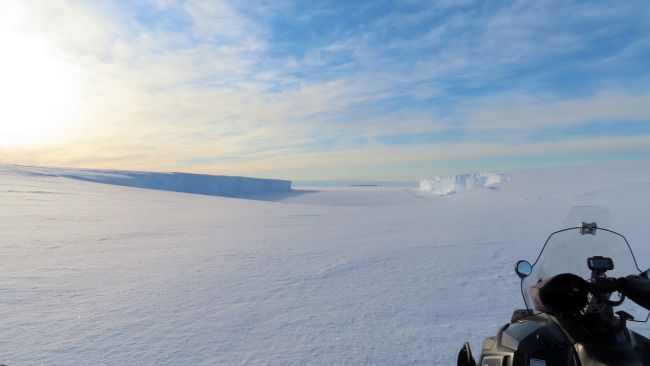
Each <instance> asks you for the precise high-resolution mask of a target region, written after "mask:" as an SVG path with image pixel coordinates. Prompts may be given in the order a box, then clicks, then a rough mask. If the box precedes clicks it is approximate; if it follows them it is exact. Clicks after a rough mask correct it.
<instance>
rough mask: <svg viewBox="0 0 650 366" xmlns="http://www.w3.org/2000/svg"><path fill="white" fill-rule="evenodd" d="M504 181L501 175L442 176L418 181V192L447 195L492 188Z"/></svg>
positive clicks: (503, 176)
mask: <svg viewBox="0 0 650 366" xmlns="http://www.w3.org/2000/svg"><path fill="white" fill-rule="evenodd" d="M504 180H506V178H505V175H504V174H503V173H472V174H461V175H443V176H439V177H429V178H425V179H422V180H420V190H423V191H431V192H433V193H435V194H438V195H447V194H452V193H457V192H463V191H468V190H470V189H476V188H484V187H488V188H494V187H496V186H497V185H498V184H499V183H501V182H503V181H504Z"/></svg>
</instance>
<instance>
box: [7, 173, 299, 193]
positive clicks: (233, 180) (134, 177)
mask: <svg viewBox="0 0 650 366" xmlns="http://www.w3.org/2000/svg"><path fill="white" fill-rule="evenodd" d="M4 170H5V171H9V170H14V171H15V172H16V173H21V174H23V175H36V176H39V175H40V176H50V177H65V178H71V179H77V180H84V181H89V182H96V183H105V184H113V185H118V186H127V187H137V188H148V189H158V190H163V191H173V192H184V193H195V194H204V195H211V196H225V197H250V196H256V195H264V194H267V193H278V192H291V181H288V180H279V179H259V178H248V177H231V176H223V175H206V174H189V173H152V172H134V171H122V170H112V171H111V170H73V169H57V168H35V167H22V166H9V167H5V168H4Z"/></svg>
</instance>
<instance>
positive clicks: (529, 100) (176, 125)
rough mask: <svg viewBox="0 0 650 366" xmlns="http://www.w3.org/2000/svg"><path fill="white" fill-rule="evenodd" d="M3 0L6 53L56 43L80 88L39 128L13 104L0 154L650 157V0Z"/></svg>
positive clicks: (153, 161) (196, 167)
mask: <svg viewBox="0 0 650 366" xmlns="http://www.w3.org/2000/svg"><path fill="white" fill-rule="evenodd" d="M9 3H11V2H9ZM4 6H5V7H7V9H9V10H11V11H7V9H4V10H5V11H4V12H3V14H5V15H3V17H5V18H6V19H5V22H4V23H5V24H8V25H5V26H4V27H5V28H6V29H5V30H6V32H5V34H9V36H7V37H14V38H13V43H11V42H10V43H9V44H10V45H15V46H14V47H13V48H14V49H12V46H9V47H5V51H4V52H5V53H13V54H16V55H17V56H16V57H15V58H16V60H18V61H17V62H15V63H14V64H13V69H14V70H15V69H16V68H17V67H18V68H21V67H24V68H25V70H22V71H23V73H24V74H25V75H31V74H32V73H31V72H30V69H27V67H28V66H22V65H23V63H22V62H20V60H22V59H24V58H25V57H26V56H27V55H30V54H43V55H45V56H44V57H43V58H42V59H45V60H48V61H51V62H49V63H50V64H52V62H55V61H56V62H57V65H59V64H60V65H61V66H60V68H59V71H60V70H66V72H65V73H63V74H64V75H69V76H66V79H60V80H59V79H53V76H48V75H47V74H44V75H43V77H42V78H41V79H44V80H45V81H44V83H46V82H47V81H50V82H49V83H48V84H52V83H53V81H54V80H59V81H57V83H59V84H62V85H70V88H67V89H66V90H68V89H69V90H72V91H71V92H70V93H69V94H64V95H65V98H63V99H62V100H64V101H65V103H66V105H68V104H69V105H70V108H68V109H66V111H65V113H64V112H60V111H59V109H60V108H59V105H60V104H61V102H58V104H54V103H49V104H51V105H48V107H47V108H51V109H52V110H55V111H57V114H56V115H57V116H59V117H58V119H53V118H50V119H49V122H48V126H50V127H51V126H56V128H54V127H51V128H50V129H51V130H52V131H51V132H48V133H47V134H46V133H41V134H39V138H38V139H30V138H26V137H25V136H32V135H30V134H28V133H26V132H25V131H26V130H25V128H27V127H17V126H31V130H29V131H32V130H38V131H45V130H47V128H45V125H44V123H43V122H31V124H30V122H28V121H29V119H28V118H27V117H22V116H23V115H24V114H25V113H19V112H20V111H21V109H16V111H14V112H12V113H13V114H11V115H6V116H2V117H4V118H3V121H4V122H3V123H4V124H5V128H8V130H7V131H9V132H13V133H14V135H15V136H20V137H21V138H20V139H19V138H18V137H16V138H14V139H13V140H11V139H5V140H4V141H3V140H2V139H0V152H2V155H3V156H4V158H3V162H10V163H29V164H44V165H66V166H84V167H110V168H124V169H146V170H176V171H191V172H205V173H214V174H244V175H255V176H268V177H280V178H289V179H390V180H395V179H416V178H420V177H423V176H428V175H434V174H441V173H456V172H465V171H471V170H494V169H513V168H526V167H534V166H540V165H558V164H573V163H581V162H594V161H604V160H611V159H637V158H649V157H650V107H648V105H650V87H649V85H650V67H649V66H650V61H648V60H650V7H649V6H648V5H647V2H645V1H590V2H587V1H469V0H467V1H463V0H461V1H449V0H445V1H416V0H413V1H411V0H407V1H373V2H367V1H318V2H314V1H281V0H276V1H237V2H234V1H232V2H228V1H190V0H188V1H174V0H160V1H136V2H131V1H112V2H110V1H101V2H77V1H60V2H56V3H53V2H48V4H47V5H43V3H42V2H30V1H16V2H14V3H13V4H10V5H6V4H5V5H4ZM23 44H27V45H28V46H25V47H22V46H20V45H23ZM30 47H31V48H30ZM35 47H36V48H35ZM30 50H31V51H30ZM35 50H36V51H35ZM28 51H29V52H28ZM37 51H38V52H37ZM21 52H22V53H21ZM30 52H31V53H30ZM16 65H18V66H16ZM9 66H11V65H2V64H0V67H2V68H3V69H5V70H8V69H10V68H9ZM29 67H31V68H32V69H33V68H39V69H42V67H39V64H38V63H36V64H33V63H32V64H31V65H29ZM5 72H8V71H5ZM12 74H16V73H15V72H13V73H12ZM18 74H19V75H21V74H20V73H18ZM61 74H62V73H61V72H58V73H57V75H61ZM15 79H16V83H21V81H20V80H21V79H20V78H15ZM24 84H25V83H24V82H23V83H22V84H21V85H24ZM34 84H38V82H34ZM34 87H35V88H36V87H38V85H35V86H34ZM5 89H6V90H5V91H4V93H3V97H4V98H5V99H10V102H11V98H15V97H14V95H16V93H14V92H13V91H12V90H13V89H11V86H9V87H5ZM41 89H42V88H41ZM31 94H32V93H27V92H25V93H24V95H31ZM50 94H57V95H61V93H60V92H57V91H56V90H53V91H52V92H51V93H50ZM50 94H48V93H45V92H43V93H41V95H40V97H39V98H41V99H36V100H28V101H15V102H16V103H14V104H16V105H23V104H24V105H34V104H43V105H47V103H46V101H47V100H52V98H51V97H49V95H50ZM25 98H32V97H31V96H30V97H25ZM18 102H22V104H21V103H18ZM47 108H46V109H47ZM22 110H24V108H23V109H22ZM59 112H60V113H59ZM27 115H28V116H31V114H29V113H27ZM49 115H53V114H52V113H50V114H49ZM36 117H37V116H31V117H30V118H32V120H33V121H36V120H37V118H36ZM38 120H43V118H40V119H38ZM9 121H11V122H9ZM39 123H40V124H39ZM6 135H8V136H10V134H8V133H7V134H6Z"/></svg>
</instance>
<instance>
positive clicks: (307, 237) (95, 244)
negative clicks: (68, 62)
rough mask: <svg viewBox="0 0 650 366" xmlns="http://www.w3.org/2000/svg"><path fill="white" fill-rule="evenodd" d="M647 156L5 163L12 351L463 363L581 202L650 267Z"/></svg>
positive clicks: (6, 336) (1, 177)
mask: <svg viewBox="0 0 650 366" xmlns="http://www.w3.org/2000/svg"><path fill="white" fill-rule="evenodd" d="M647 166H648V165H647V162H631V163H617V164H610V165H606V166H598V167H597V169H596V168H595V167H594V166H585V167H573V168H555V169H540V170H530V171H519V172H517V171H515V172H511V173H509V177H510V180H509V181H508V182H507V184H502V185H501V187H500V189H499V190H498V191H497V190H489V189H479V190H469V191H465V192H462V194H456V195H450V196H433V195H430V194H428V192H421V191H419V190H417V189H404V188H382V187H364V188H361V187H354V188H331V187H330V188H318V187H313V188H310V189H305V190H302V191H297V192H290V193H271V194H267V195H262V196H260V195H252V196H251V197H252V198H255V199H234V198H226V197H216V196H203V195H193V194H186V193H176V192H165V191H156V190H148V189H139V188H131V187H124V186H115V185H107V184H97V183H94V182H87V181H79V180H74V179H69V178H66V177H62V176H52V175H46V174H40V175H39V174H32V173H34V172H33V171H32V172H31V173H30V174H27V173H25V172H24V171H21V170H20V169H18V168H16V167H12V168H11V169H9V168H5V169H0V203H1V206H0V233H2V236H0V259H2V263H3V271H2V272H1V273H2V274H1V276H2V282H1V283H2V286H1V287H0V290H1V291H2V296H0V313H1V314H2V315H3V321H2V322H0V334H1V336H0V362H3V363H7V364H10V365H22V364H66V365H86V364H163V365H172V364H192V365H215V364H220V365H243V364H246V365H286V364H291V365H294V364H295V365H300V364H310V365H331V364H337V365H364V364H367V365H372V364H381V365H384V364H385V365H389V364H391V365H395V364H397V365H414V364H418V365H419V364H425V365H449V364H453V363H454V362H455V358H456V354H457V351H458V349H459V348H460V346H461V345H462V342H463V341H465V340H470V341H471V343H472V346H473V349H474V351H475V352H477V351H478V350H479V348H480V344H481V341H482V338H484V337H486V336H489V335H492V334H493V333H494V332H495V331H496V329H497V328H498V326H500V325H502V324H503V323H505V322H507V321H508V320H509V319H510V315H511V311H512V310H513V309H514V308H518V307H521V306H522V301H521V299H520V294H519V286H518V280H517V278H516V276H515V274H514V272H513V266H514V263H515V262H516V261H517V260H518V259H521V258H525V259H529V260H531V259H533V258H534V256H536V255H537V253H538V251H539V249H540V247H541V245H542V243H543V240H544V239H546V235H547V234H548V233H549V232H551V231H553V230H555V229H557V228H559V227H560V226H562V222H563V220H564V218H565V216H566V214H567V213H568V211H569V209H570V208H571V207H573V206H575V205H583V204H593V205H603V206H608V207H609V208H610V210H611V213H612V217H613V221H614V225H613V228H615V229H616V230H618V231H621V232H622V233H624V234H626V236H627V237H628V239H629V241H630V243H631V245H632V246H633V249H634V250H635V253H636V254H637V259H638V260H639V262H640V263H641V265H642V266H643V265H644V264H645V265H648V266H650V246H648V243H647V235H646V233H645V226H646V222H647V218H648V207H649V205H648V203H649V202H650V173H648V169H647ZM33 169H37V170H38V168H33ZM75 174H76V173H75ZM634 327H635V328H636V329H639V330H640V331H641V332H643V333H645V334H650V327H648V326H647V325H641V326H637V325H634Z"/></svg>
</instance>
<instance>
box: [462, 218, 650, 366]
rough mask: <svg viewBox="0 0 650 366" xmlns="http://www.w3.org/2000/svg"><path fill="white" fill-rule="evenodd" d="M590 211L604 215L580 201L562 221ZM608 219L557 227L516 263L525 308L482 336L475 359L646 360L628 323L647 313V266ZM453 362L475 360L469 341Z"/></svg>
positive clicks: (494, 365) (645, 345)
mask: <svg viewBox="0 0 650 366" xmlns="http://www.w3.org/2000/svg"><path fill="white" fill-rule="evenodd" d="M594 212H595V216H598V217H608V216H609V215H608V212H607V211H606V209H603V208H595V207H579V208H574V210H573V211H572V212H571V213H570V214H569V218H568V219H567V221H569V222H570V221H571V220H572V219H575V218H577V217H591V216H590V214H593V213H594ZM604 221H608V219H605V220H604ZM574 222H575V221H574ZM607 225H608V224H605V225H602V224H600V223H599V222H592V221H580V222H579V225H578V226H575V224H574V226H573V227H568V228H565V229H561V230H558V231H555V232H553V233H552V234H551V235H550V236H549V237H548V239H547V240H546V242H545V243H544V245H543V246H542V249H541V251H540V253H539V255H538V256H537V259H536V260H535V261H534V263H533V264H530V263H529V262H527V261H525V260H520V261H519V262H517V263H516V265H515V272H516V274H517V275H518V276H519V278H520V279H521V293H522V297H523V299H524V304H525V306H526V308H525V309H519V310H515V311H514V312H513V314H512V319H511V320H510V322H509V323H508V324H505V325H504V326H502V327H501V328H500V329H499V330H498V332H497V334H496V336H494V337H488V338H486V339H485V340H484V341H483V345H482V348H481V352H480V358H479V362H478V365H480V366H568V365H570V366H578V365H582V366H592V365H593V366H595V365H621V366H627V365H650V339H648V338H645V337H643V336H641V335H640V334H638V333H636V332H634V331H632V330H630V329H629V328H628V324H629V323H630V322H647V321H648V318H649V317H650V316H649V313H648V310H650V280H649V279H648V271H650V270H646V271H641V270H640V269H639V266H638V265H637V261H636V258H635V256H634V253H633V252H632V249H631V247H630V245H629V243H628V241H627V239H626V238H625V236H623V235H621V234H619V233H617V232H615V231H613V230H610V229H607V228H605V227H606V226H607ZM626 298H627V299H629V300H631V301H625V300H626ZM615 308H616V310H617V311H615ZM644 317H645V318H644ZM457 365H458V366H476V365H477V363H476V361H475V359H474V357H473V356H472V351H471V349H470V346H469V343H468V342H465V344H464V346H463V347H462V348H461V350H460V352H459V353H458V361H457Z"/></svg>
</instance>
